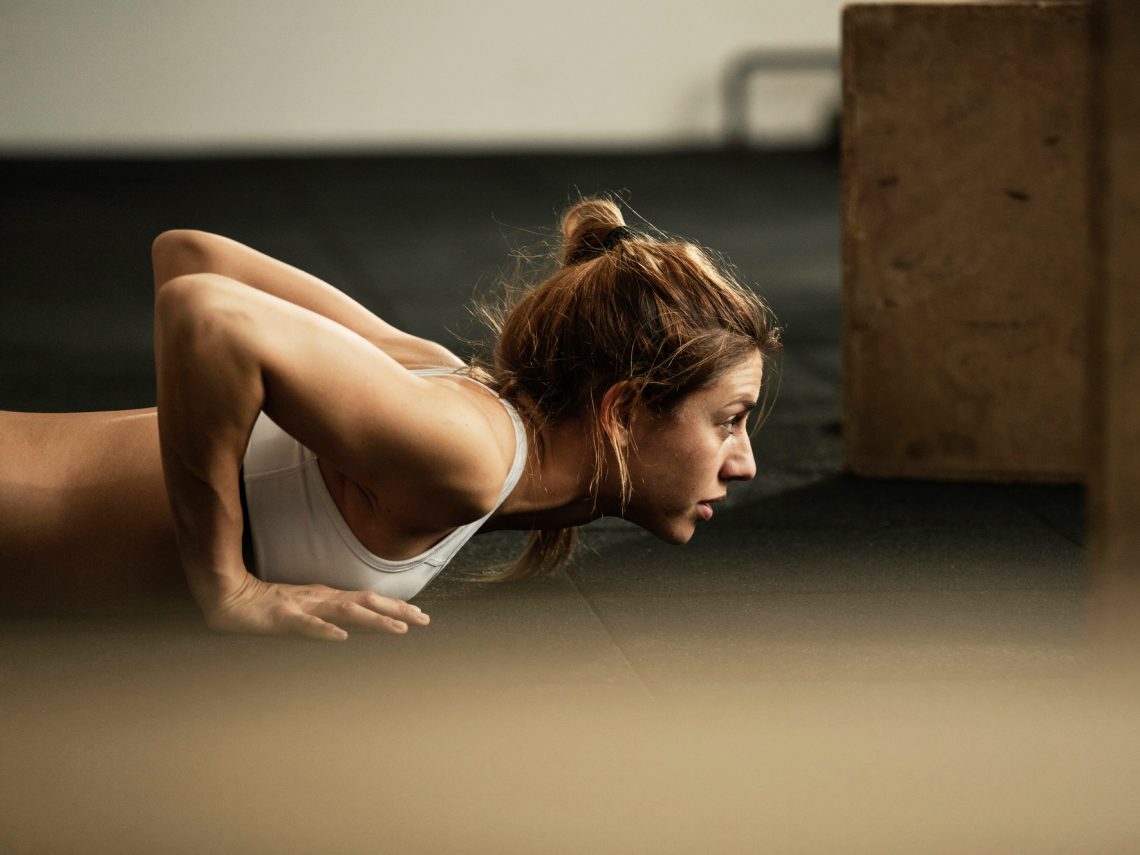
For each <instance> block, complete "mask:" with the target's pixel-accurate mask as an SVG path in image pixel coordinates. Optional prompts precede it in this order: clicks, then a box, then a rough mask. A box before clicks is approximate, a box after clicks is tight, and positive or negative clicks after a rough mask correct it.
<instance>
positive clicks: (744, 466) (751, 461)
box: [720, 436, 756, 481]
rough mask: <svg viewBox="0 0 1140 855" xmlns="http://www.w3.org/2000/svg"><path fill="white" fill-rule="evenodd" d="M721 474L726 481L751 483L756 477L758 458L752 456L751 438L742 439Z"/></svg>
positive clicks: (722, 468)
mask: <svg viewBox="0 0 1140 855" xmlns="http://www.w3.org/2000/svg"><path fill="white" fill-rule="evenodd" d="M720 474H721V478H722V479H723V480H725V481H751V480H752V479H753V478H755V477H756V458H755V457H754V456H753V454H752V443H751V441H750V438H749V437H747V436H742V437H740V439H739V441H738V443H737V447H736V448H734V449H733V451H732V453H731V454H730V455H729V456H728V459H727V460H725V461H724V466H723V467H721V473H720Z"/></svg>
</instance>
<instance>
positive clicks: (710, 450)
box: [624, 351, 763, 543]
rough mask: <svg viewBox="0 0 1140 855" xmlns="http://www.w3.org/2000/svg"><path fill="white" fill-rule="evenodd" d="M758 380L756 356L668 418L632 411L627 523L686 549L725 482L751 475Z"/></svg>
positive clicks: (760, 371) (723, 490) (760, 369)
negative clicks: (750, 422) (751, 437)
mask: <svg viewBox="0 0 1140 855" xmlns="http://www.w3.org/2000/svg"><path fill="white" fill-rule="evenodd" d="M762 375H763V362H762V360H761V358H760V353H759V352H758V351H754V352H753V353H752V355H751V356H750V357H749V358H748V359H746V360H744V361H742V362H740V363H738V364H737V365H735V366H734V367H732V368H730V369H729V370H727V371H725V372H724V373H723V374H722V375H721V376H720V379H718V380H717V381H716V382H715V383H713V384H712V385H710V386H706V387H704V388H703V389H698V390H697V391H696V392H693V393H692V394H691V395H689V396H688V397H687V398H685V399H684V400H683V401H682V402H681V404H680V405H679V406H678V407H677V408H675V409H674V410H673V411H672V412H670V413H667V414H664V415H657V414H653V413H651V412H650V411H649V410H647V409H644V408H642V409H639V410H638V411H637V413H636V414H635V416H634V420H633V424H632V426H631V432H632V436H633V440H634V447H633V449H632V450H631V452H630V454H629V474H630V480H631V482H632V486H633V495H632V496H631V498H630V501H629V505H628V506H627V508H626V512H625V515H624V516H625V518H626V519H628V520H629V521H630V522H634V523H637V524H638V525H640V526H642V527H643V528H645V529H648V530H649V531H651V532H653V533H654V534H656V535H657V536H658V537H660V538H661V539H663V540H666V541H668V542H670V543H686V542H688V540H689V538H691V537H692V536H693V532H694V531H695V530H696V527H697V522H698V521H699V520H709V519H712V516H713V513H714V508H715V506H716V503H717V502H719V501H721V500H722V499H723V498H724V497H725V495H726V492H727V490H728V484H729V482H730V481H747V480H749V479H751V478H752V477H753V476H755V475H756V461H755V459H754V458H753V456H752V443H751V442H750V440H749V436H748V426H747V418H748V413H749V412H750V411H751V410H752V409H753V408H754V407H755V406H756V402H757V400H758V399H759V395H760V381H761V379H762Z"/></svg>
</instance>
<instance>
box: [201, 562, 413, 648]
mask: <svg viewBox="0 0 1140 855" xmlns="http://www.w3.org/2000/svg"><path fill="white" fill-rule="evenodd" d="M246 577H247V578H246V579H245V580H244V581H243V584H242V585H241V587H240V588H239V589H238V590H237V591H235V592H234V593H232V594H230V595H229V596H227V597H226V598H225V599H223V600H221V601H220V602H219V603H218V604H217V605H215V606H211V607H208V608H207V607H203V612H204V613H205V616H206V624H207V625H208V626H209V627H210V628H211V629H214V630H217V631H218V632H244V633H257V634H266V635H289V634H293V633H295V634H297V635H304V636H308V637H309V638H316V639H321V640H324V641H344V640H345V639H346V638H348V633H347V632H346V631H345V630H344V629H343V627H351V628H353V629H363V630H369V631H372V632H391V633H395V634H397V635H399V634H402V633H405V632H407V631H408V626H409V625H415V626H426V625H427V623H428V621H429V618H428V616H427V615H426V614H424V613H423V612H422V611H420V610H419V608H417V607H416V606H413V605H411V604H410V603H405V602H404V601H403V600H397V599H393V598H391V597H382V596H380V595H379V594H377V593H375V592H373V591H341V590H338V589H336V588H330V587H328V586H327V585H280V584H274V583H270V582H263V581H262V580H260V579H258V578H257V577H256V576H252V575H250V574H248V573H247V574H246Z"/></svg>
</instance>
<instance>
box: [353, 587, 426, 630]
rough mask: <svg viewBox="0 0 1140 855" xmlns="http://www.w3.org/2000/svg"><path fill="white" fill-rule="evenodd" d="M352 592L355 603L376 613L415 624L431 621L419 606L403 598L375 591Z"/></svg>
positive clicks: (424, 623)
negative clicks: (383, 595) (387, 595)
mask: <svg viewBox="0 0 1140 855" xmlns="http://www.w3.org/2000/svg"><path fill="white" fill-rule="evenodd" d="M353 594H354V596H355V597H356V598H357V599H356V602H357V603H359V604H360V605H361V606H363V607H364V608H366V609H369V610H371V611H373V612H376V613H377V614H382V615H387V616H388V617H390V618H393V619H394V620H396V621H401V622H403V623H406V624H413V625H415V626H427V625H428V624H429V623H431V618H429V617H428V616H427V615H426V614H424V613H423V612H422V611H421V610H420V608H419V606H413V605H412V604H411V603H405V602H404V601H403V600H397V599H395V598H394V597H382V596H380V595H379V594H377V593H376V592H375V591H355V592H353Z"/></svg>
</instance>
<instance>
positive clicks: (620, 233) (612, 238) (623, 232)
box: [602, 226, 633, 252]
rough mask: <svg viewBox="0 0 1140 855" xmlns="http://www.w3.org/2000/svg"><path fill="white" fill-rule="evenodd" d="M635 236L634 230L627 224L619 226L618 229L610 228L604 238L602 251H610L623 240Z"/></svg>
mask: <svg viewBox="0 0 1140 855" xmlns="http://www.w3.org/2000/svg"><path fill="white" fill-rule="evenodd" d="M631 237H633V230H632V229H628V228H626V227H625V226H618V227H617V228H616V229H610V230H609V231H608V232H606V236H605V237H604V238H602V252H609V251H610V250H611V249H613V248H614V247H615V246H617V245H618V244H619V243H620V242H621V241H623V240H626V239H627V238H631Z"/></svg>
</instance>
